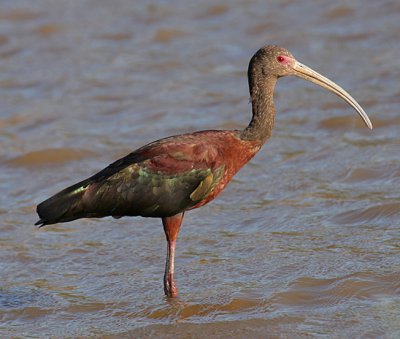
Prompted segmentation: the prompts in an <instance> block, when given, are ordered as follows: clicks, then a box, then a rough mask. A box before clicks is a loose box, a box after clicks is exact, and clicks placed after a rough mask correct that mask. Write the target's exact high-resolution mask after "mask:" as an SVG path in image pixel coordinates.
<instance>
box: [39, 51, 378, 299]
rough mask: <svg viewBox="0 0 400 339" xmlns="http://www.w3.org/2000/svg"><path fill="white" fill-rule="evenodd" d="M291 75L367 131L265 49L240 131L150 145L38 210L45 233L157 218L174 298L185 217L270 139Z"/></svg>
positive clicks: (297, 66)
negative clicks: (276, 98)
mask: <svg viewBox="0 0 400 339" xmlns="http://www.w3.org/2000/svg"><path fill="white" fill-rule="evenodd" d="M286 75H296V76H298V77H300V78H303V79H305V80H308V81H311V82H313V83H315V84H317V85H320V86H322V87H323V88H326V89H327V90H329V91H331V92H333V93H335V94H336V95H338V96H339V97H341V98H342V99H344V100H345V101H346V102H347V103H349V104H350V105H351V106H352V107H353V108H354V109H355V110H356V111H357V113H358V114H359V115H360V116H361V118H362V119H363V120H364V122H365V124H366V125H367V126H368V127H369V128H370V129H372V124H371V121H370V120H369V118H368V116H367V114H366V113H365V112H364V110H363V109H362V108H361V106H360V105H359V104H358V103H357V102H356V101H355V100H354V99H353V98H352V97H351V96H350V94H348V93H347V92H346V91H345V90H344V89H342V88H341V87H340V86H338V85H336V84H335V83H334V82H332V81H331V80H329V79H327V78H325V77H324V76H322V75H321V74H319V73H317V72H315V71H314V70H312V69H310V68H308V67H307V66H305V65H303V64H301V63H299V62H298V61H297V60H296V59H295V58H294V57H293V55H292V54H291V53H290V52H289V51H287V50H286V49H284V48H281V47H278V46H271V45H269V46H265V47H263V48H261V49H260V50H258V51H257V53H256V54H254V56H253V57H252V58H251V60H250V64H249V68H248V81H249V90H250V99H251V104H252V113H253V115H252V119H251V121H250V123H249V125H248V126H247V127H246V128H245V129H243V130H233V131H223V130H207V131H200V132H195V133H190V134H181V135H176V136H171V137H168V138H164V139H160V140H157V141H154V142H152V143H150V144H148V145H145V146H143V147H141V148H139V149H137V150H136V151H134V152H132V153H130V154H128V155H127V156H125V157H124V158H122V159H120V160H117V161H116V162H114V163H112V164H111V165H109V166H108V167H106V168H105V169H103V170H102V171H100V172H98V173H97V174H95V175H93V176H92V177H90V178H88V179H86V180H83V181H81V182H79V183H77V184H75V185H73V186H71V187H68V188H66V189H64V190H62V191H61V192H59V193H57V194H56V195H54V196H52V197H51V198H49V199H47V200H45V201H44V202H42V203H41V204H39V205H38V206H37V213H38V214H39V217H40V220H39V221H38V222H37V223H36V225H40V226H44V225H49V224H55V223H59V222H67V221H71V220H75V219H79V218H102V217H106V216H112V217H115V218H119V217H123V216H142V217H152V218H161V220H162V223H163V226H164V232H165V235H166V238H167V243H168V245H167V258H166V264H165V274H164V292H165V294H166V295H167V296H168V297H176V296H177V295H178V289H177V287H176V284H175V281H174V258H175V247H176V240H177V237H178V233H179V229H180V227H181V223H182V219H183V215H184V213H185V212H186V211H189V210H192V209H195V208H198V207H201V206H203V205H205V204H207V203H208V202H210V201H211V200H213V199H214V198H215V197H216V196H217V195H218V194H220V193H221V191H222V190H223V189H224V188H225V186H226V185H227V184H228V183H229V181H230V180H231V179H232V177H233V176H234V175H235V174H236V173H237V172H238V171H239V170H240V168H241V167H242V166H243V165H244V164H246V163H247V162H248V161H249V160H250V159H251V158H253V157H254V155H255V154H256V153H257V152H258V151H259V150H260V148H261V146H262V145H263V144H264V143H265V142H266V141H267V140H268V139H269V138H270V137H271V133H272V128H273V126H274V118H275V108H274V103H273V92H274V88H275V84H276V81H277V80H278V78H280V77H283V76H286Z"/></svg>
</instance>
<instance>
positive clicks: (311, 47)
mask: <svg viewBox="0 0 400 339" xmlns="http://www.w3.org/2000/svg"><path fill="white" fill-rule="evenodd" d="M399 14H400V5H399V3H398V2H397V1H381V2H372V1H361V0H359V1H352V2H348V1H339V2H330V1H320V2H318V4H317V3H316V2H314V1H302V2H295V1H290V0H289V1H270V2H269V4H265V2H264V1H259V0H252V1H239V0H238V1H230V2H228V1H225V2H219V3H217V4H216V3H215V2H212V1H209V0H208V1H201V2H195V3H192V4H190V5H188V4H187V3H186V2H183V1H172V2H168V3H167V2H163V1H154V2H151V3H146V4H134V3H133V2H131V1H128V0H118V1H113V2H111V1H99V0H97V1H90V0H87V1H80V2H69V1H53V0H37V1H28V0H21V1H11V0H8V1H2V2H1V4H0V97H1V100H0V140H1V145H2V148H1V152H0V167H1V171H0V188H1V192H2V194H1V196H0V220H1V222H0V232H1V233H0V234H1V238H0V252H1V258H2V260H1V263H0V275H1V285H0V336H1V337H11V336H15V337H76V336H90V335H94V336H99V337H102V336H103V337H107V338H123V337H160V336H171V337H176V336H178V337H179V336H181V337H192V338H200V337H249V336H251V337H254V338H257V337H260V338H261V337H303V338H309V337H337V338H350V337H360V338H361V337H362V338H375V337H386V338H396V337H400V306H399V305H400V303H399V301H400V246H399V243H400V235H399V228H400V221H399V219H400V195H399V185H400V160H399V159H400V157H399V150H400V148H399V146H400V133H399V126H400V112H399V103H400V99H399V98H400V88H399V83H398V79H399V74H400V64H399V61H398V55H399V52H400V46H399V44H398V32H399V29H400V21H399V20H398V18H399ZM265 43H277V44H279V45H282V46H285V47H287V48H289V49H290V50H291V51H292V52H293V54H294V55H295V56H296V57H297V58H298V59H299V60H300V61H301V62H304V63H305V64H307V65H309V66H310V67H312V68H314V69H316V70H318V71H320V72H321V73H323V74H325V75H327V76H328V77H330V78H332V79H333V80H335V81H337V82H338V83H339V84H340V85H342V86H343V87H344V88H346V89H348V90H349V92H350V93H351V94H352V95H354V97H355V98H356V99H357V100H358V101H359V102H360V104H361V105H362V106H363V107H364V109H365V110H366V111H367V113H368V114H369V115H370V117H371V119H372V121H373V124H374V127H375V128H374V130H373V131H369V130H368V129H367V128H365V126H363V124H362V122H361V121H360V119H359V118H358V117H357V115H356V114H355V112H354V111H353V110H352V109H351V108H349V107H348V106H347V105H346V104H344V103H343V102H342V101H340V100H339V99H338V98H337V97H335V96H334V95H332V94H330V93H327V92H325V91H323V90H321V89H319V88H318V87H316V86H314V85H312V84H308V83H305V82H304V81H301V80H298V79H287V78H285V79H282V80H280V81H279V83H278V86H277V93H276V106H277V111H278V116H277V121H276V127H275V131H274V135H273V138H272V139H271V140H270V141H269V142H268V144H267V145H266V146H265V147H264V148H263V149H262V150H261V151H260V153H259V154H258V155H257V156H256V158H255V159H253V160H252V162H251V163H250V164H249V165H247V166H246V167H245V168H244V169H243V170H242V171H241V172H240V173H239V174H238V175H237V176H236V177H235V179H234V180H233V181H232V183H231V184H230V185H229V186H228V187H227V189H226V190H225V191H224V192H223V194H222V195H221V196H220V197H219V198H218V199H217V200H215V201H214V202H212V203H211V204H209V205H207V206H205V207H203V208H201V209H198V210H196V211H192V212H190V213H187V214H186V216H185V220H184V225H183V228H182V230H181V233H180V238H179V241H178V247H177V258H176V275H177V276H176V279H177V283H178V286H179V288H180V293H181V294H180V297H179V298H178V299H177V300H167V299H165V298H164V296H163V290H162V275H163V270H164V258H165V251H166V248H165V247H166V243H165V240H164V234H163V231H162V227H161V223H160V221H159V220H157V219H144V218H130V219H129V218H122V219H119V220H113V219H109V218H106V219H101V220H78V221H74V222H71V223H67V224H60V225H54V226H49V227H46V228H43V229H40V230H38V229H36V228H35V227H34V226H33V223H34V222H35V221H36V220H37V216H36V214H35V206H36V204H37V203H39V202H40V201H42V200H43V199H45V198H47V197H48V196H50V195H51V194H54V193H55V192H57V191H58V190H60V189H62V188H64V187H66V186H68V185H70V184H73V183H74V182H77V181H78V180H81V179H83V178H85V177H87V176H89V175H91V174H93V173H95V172H96V171H98V170H100V169H101V168H103V167H104V166H105V165H107V164H108V163H110V162H112V161H114V160H115V159H117V158H118V157H120V156H123V155H124V154H126V153H128V152H130V151H131V150H134V149H136V148H137V147H139V146H141V145H143V144H145V143H147V142H150V141H152V140H154V139H158V138H161V137H165V136H168V135H173V134H178V133H184V132H190V131H194V130H199V129H215V128H217V129H235V128H242V127H244V126H245V125H246V123H247V121H248V120H249V118H250V106H249V105H248V89H247V79H246V69H247V65H248V61H249V59H250V57H251V56H252V54H253V53H254V52H255V50H257V49H258V48H259V47H260V46H262V45H263V44H265Z"/></svg>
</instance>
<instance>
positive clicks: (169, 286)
mask: <svg viewBox="0 0 400 339" xmlns="http://www.w3.org/2000/svg"><path fill="white" fill-rule="evenodd" d="M164 293H165V295H166V296H167V297H168V298H176V297H177V296H178V288H177V287H176V285H175V281H174V275H173V274H172V273H167V274H166V275H165V276H164Z"/></svg>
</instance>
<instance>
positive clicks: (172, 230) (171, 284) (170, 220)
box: [162, 213, 183, 298]
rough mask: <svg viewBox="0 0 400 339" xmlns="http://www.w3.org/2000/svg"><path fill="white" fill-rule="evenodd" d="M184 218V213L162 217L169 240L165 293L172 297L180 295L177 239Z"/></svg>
mask: <svg viewBox="0 0 400 339" xmlns="http://www.w3.org/2000/svg"><path fill="white" fill-rule="evenodd" d="M182 219H183V213H179V214H176V215H174V216H172V217H165V218H162V223H163V226H164V232H165V236H166V238H167V242H168V246H167V259H166V262H165V274H164V292H165V295H166V296H167V297H170V298H176V297H177V296H178V288H177V287H176V285H175V281H174V261H175V247H176V239H177V238H178V233H179V229H180V227H181V224H182Z"/></svg>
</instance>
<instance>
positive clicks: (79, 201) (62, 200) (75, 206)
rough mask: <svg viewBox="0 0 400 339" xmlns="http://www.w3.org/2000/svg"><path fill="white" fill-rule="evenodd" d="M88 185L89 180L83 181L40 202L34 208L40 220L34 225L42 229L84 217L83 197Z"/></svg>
mask: <svg viewBox="0 0 400 339" xmlns="http://www.w3.org/2000/svg"><path fill="white" fill-rule="evenodd" d="M89 183H90V182H89V180H84V181H82V182H79V183H77V184H75V185H73V186H71V187H68V188H66V189H64V190H62V191H61V192H59V193H57V194H55V195H53V196H52V197H51V198H49V199H47V200H45V201H43V202H41V203H40V204H39V205H38V206H37V208H36V211H37V213H38V215H39V217H40V220H39V221H37V222H36V223H35V225H39V227H42V226H45V225H49V224H56V223H59V222H67V221H72V220H75V219H79V218H82V217H84V216H85V208H84V201H83V195H84V193H85V191H86V189H87V188H88V185H89Z"/></svg>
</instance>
